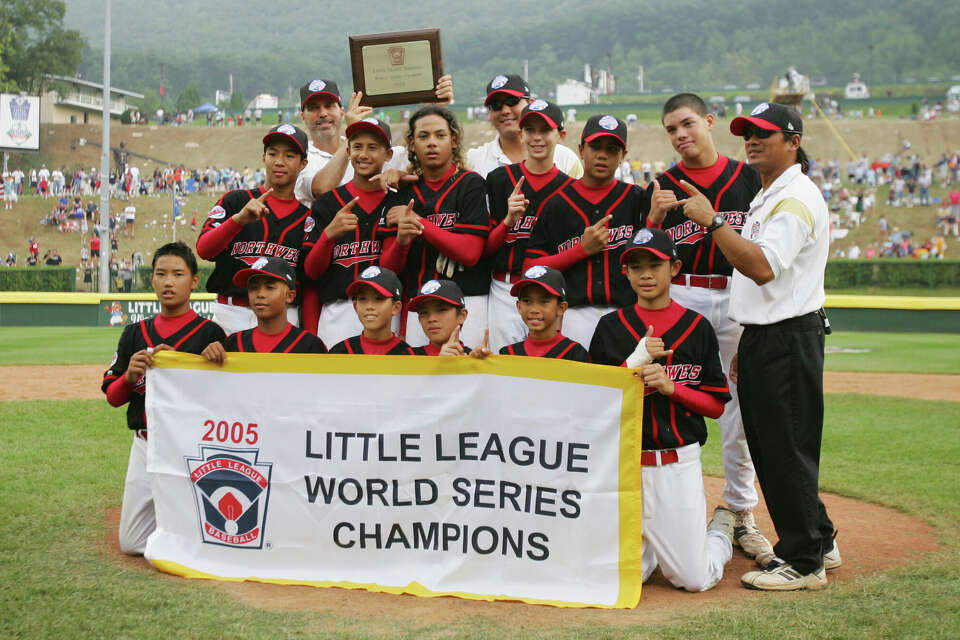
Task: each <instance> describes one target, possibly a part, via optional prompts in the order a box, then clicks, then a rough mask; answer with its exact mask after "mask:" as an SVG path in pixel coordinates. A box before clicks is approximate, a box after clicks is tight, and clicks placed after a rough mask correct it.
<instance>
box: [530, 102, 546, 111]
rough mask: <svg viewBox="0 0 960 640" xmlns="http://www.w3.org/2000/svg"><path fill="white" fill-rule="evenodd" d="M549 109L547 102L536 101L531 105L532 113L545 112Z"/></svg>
mask: <svg viewBox="0 0 960 640" xmlns="http://www.w3.org/2000/svg"><path fill="white" fill-rule="evenodd" d="M546 108H547V101H546V100H534V101H533V102H531V103H530V111H543V110H544V109H546Z"/></svg>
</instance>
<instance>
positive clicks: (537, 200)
mask: <svg viewBox="0 0 960 640" xmlns="http://www.w3.org/2000/svg"><path fill="white" fill-rule="evenodd" d="M551 174H552V175H551V177H550V178H549V179H547V181H546V182H545V183H544V184H543V185H542V186H541V187H540V189H535V188H534V183H536V182H542V181H543V180H542V179H541V180H537V179H536V178H537V177H538V176H535V175H534V174H531V173H530V172H529V171H528V170H527V169H526V167H524V165H523V163H522V162H519V163H517V164H511V165H507V166H504V167H497V168H496V169H494V170H493V171H491V172H490V173H488V174H487V194H488V195H489V196H490V227H491V229H493V228H494V227H496V226H497V225H498V224H500V223H501V222H503V219H504V218H506V217H507V198H509V197H510V194H511V193H513V189H514V188H515V187H516V186H517V182H518V181H519V180H520V177H521V176H525V179H524V181H523V186H522V187H521V188H520V189H521V191H522V192H523V195H524V197H525V198H526V199H527V200H528V201H529V202H530V204H529V205H528V206H527V211H526V213H524V215H523V216H521V217H520V219H519V220H517V223H516V224H515V225H513V229H511V230H510V231H508V232H507V236H506V240H505V241H504V243H503V246H502V247H500V248H499V249H498V250H497V252H496V253H495V254H493V256H492V257H491V258H490V261H491V264H490V266H491V268H492V269H493V270H494V271H502V272H503V273H512V274H520V273H522V272H523V260H524V258H525V257H526V252H527V245H528V244H529V242H530V234H531V232H532V231H533V226H534V223H535V222H536V221H537V217H538V216H539V215H540V212H541V211H542V210H543V207H544V205H545V204H546V202H547V199H549V198H550V196H552V195H553V194H554V193H556V192H557V191H558V190H559V189H561V188H563V187H565V186H566V185H567V184H568V183H570V182H572V181H573V178H571V177H570V176H568V175H567V174H565V173H564V172H562V171H560V170H559V169H557V168H556V167H554V171H552V172H551ZM531 177H533V179H532V178H531Z"/></svg>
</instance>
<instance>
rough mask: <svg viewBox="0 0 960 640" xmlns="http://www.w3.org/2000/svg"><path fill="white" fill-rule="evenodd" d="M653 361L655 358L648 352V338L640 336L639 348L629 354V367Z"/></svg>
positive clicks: (635, 367)
mask: <svg viewBox="0 0 960 640" xmlns="http://www.w3.org/2000/svg"><path fill="white" fill-rule="evenodd" d="M651 362H653V358H651V357H650V354H649V353H648V352H647V339H646V338H640V342H638V343H637V348H636V349H634V350H633V353H631V354H630V355H629V356H627V367H628V368H630V369H637V368H639V367H642V366H643V365H645V364H650V363H651Z"/></svg>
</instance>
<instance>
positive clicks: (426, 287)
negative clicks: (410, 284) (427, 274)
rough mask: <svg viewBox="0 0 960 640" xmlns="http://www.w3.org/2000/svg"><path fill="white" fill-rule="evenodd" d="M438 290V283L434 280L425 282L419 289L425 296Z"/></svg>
mask: <svg viewBox="0 0 960 640" xmlns="http://www.w3.org/2000/svg"><path fill="white" fill-rule="evenodd" d="M439 288H440V283H439V282H437V281H436V280H427V281H426V282H425V283H424V284H423V286H422V287H421V288H420V293H422V294H423V295H425V296H428V295H430V294H431V293H433V292H434V291H436V290H437V289H439Z"/></svg>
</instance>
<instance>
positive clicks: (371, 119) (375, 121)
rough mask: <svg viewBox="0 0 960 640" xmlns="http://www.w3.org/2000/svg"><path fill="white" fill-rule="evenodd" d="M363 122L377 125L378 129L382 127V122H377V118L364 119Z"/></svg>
mask: <svg viewBox="0 0 960 640" xmlns="http://www.w3.org/2000/svg"><path fill="white" fill-rule="evenodd" d="M363 121H364V122H366V123H367V124H375V125H377V126H378V127H379V126H380V121H379V120H377V119H376V118H364V119H363Z"/></svg>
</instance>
